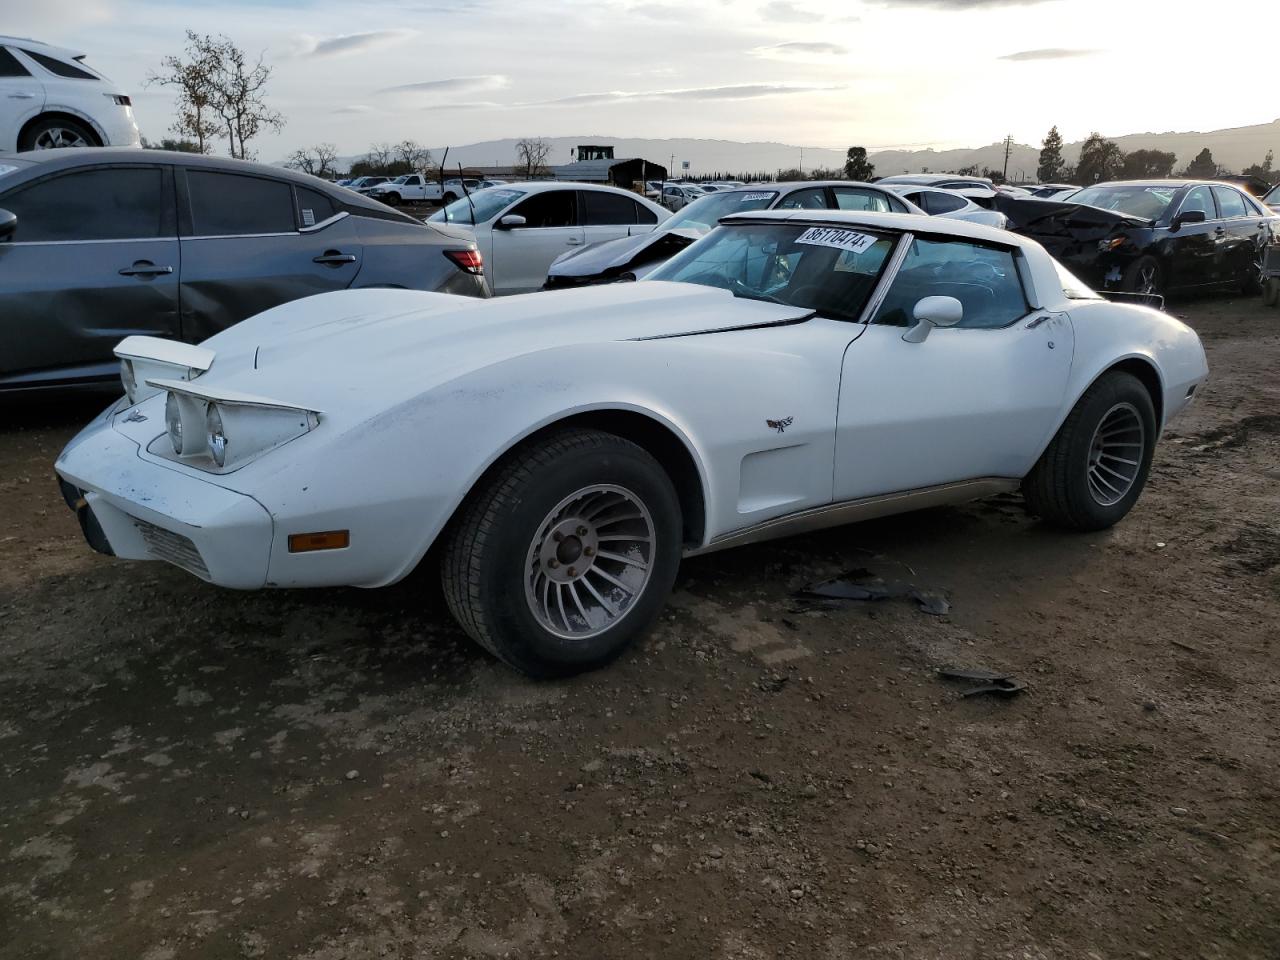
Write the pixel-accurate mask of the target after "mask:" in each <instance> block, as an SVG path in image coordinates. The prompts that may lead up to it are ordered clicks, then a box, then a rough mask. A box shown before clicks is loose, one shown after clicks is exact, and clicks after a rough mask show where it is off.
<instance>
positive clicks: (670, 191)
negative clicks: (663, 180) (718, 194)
mask: <svg viewBox="0 0 1280 960" xmlns="http://www.w3.org/2000/svg"><path fill="white" fill-rule="evenodd" d="M710 192H712V191H708V190H704V189H703V188H702V187H700V186H698V185H697V184H693V183H667V184H664V185H663V187H662V200H661V202H662V205H663V206H664V207H666V208H667V209H668V210H672V211H675V210H682V209H684V208H685V207H687V206H688V205H689V204H691V203H693V201H695V200H697V199H698V198H699V197H705V196H706V195H707V194H708V193H710Z"/></svg>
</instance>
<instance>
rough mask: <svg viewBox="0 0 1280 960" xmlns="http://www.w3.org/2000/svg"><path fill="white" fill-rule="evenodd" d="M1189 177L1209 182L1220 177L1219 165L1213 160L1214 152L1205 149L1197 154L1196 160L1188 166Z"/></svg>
mask: <svg viewBox="0 0 1280 960" xmlns="http://www.w3.org/2000/svg"><path fill="white" fill-rule="evenodd" d="M1186 172H1187V176H1188V177H1193V178H1195V179H1197V180H1208V179H1212V178H1213V177H1216V176H1217V175H1218V163H1217V161H1216V160H1214V159H1213V151H1211V150H1210V149H1209V148H1208V147H1205V148H1204V149H1203V150H1201V151H1200V152H1199V153H1197V154H1196V158H1195V159H1194V160H1192V161H1191V162H1190V163H1189V164H1187V171H1186Z"/></svg>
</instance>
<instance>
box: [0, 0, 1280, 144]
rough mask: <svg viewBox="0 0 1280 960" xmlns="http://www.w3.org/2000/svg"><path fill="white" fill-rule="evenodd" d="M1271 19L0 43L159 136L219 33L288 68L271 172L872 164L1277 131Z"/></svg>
mask: <svg viewBox="0 0 1280 960" xmlns="http://www.w3.org/2000/svg"><path fill="white" fill-rule="evenodd" d="M1273 2H1274V0H1235V2H1233V3H1232V4H1231V5H1230V6H1229V8H1227V9H1228V11H1229V12H1228V14H1227V15H1225V16H1217V15H1214V16H1212V17H1207V16H1206V8H1205V7H1204V6H1203V5H1202V4H1199V3H1196V4H1194V5H1193V4H1192V3H1191V2H1190V0H839V2H828V0H701V2H685V3H675V2H668V0H637V2H633V0H538V2H536V3H528V2H524V3H519V2H515V0H462V2H454V3H450V2H436V0H345V2H338V0H0V30H3V31H4V32H6V33H10V34H15V35H18V36H26V37H32V38H35V39H38V40H42V41H44V42H46V43H50V44H54V45H58V46H66V47H71V48H73V49H75V50H77V51H78V52H83V53H85V54H87V55H88V58H87V61H86V62H88V63H89V64H90V65H91V66H94V67H95V68H96V69H98V70H99V71H101V72H103V73H105V74H106V75H107V76H109V77H111V78H112V79H113V80H115V81H116V82H118V83H119V84H120V85H121V86H122V87H124V88H125V89H126V90H127V91H128V92H129V93H130V94H131V95H132V96H133V100H134V104H135V109H136V114H137V117H138V122H139V125H140V126H141V128H142V132H143V135H144V136H146V137H148V138H149V139H152V140H158V139H160V138H161V137H164V136H168V135H170V134H169V131H168V128H169V126H170V124H171V123H172V120H173V113H174V111H173V98H172V95H171V94H170V93H169V92H167V91H165V90H163V89H159V88H154V87H152V88H147V87H145V86H144V85H143V81H144V79H145V78H146V76H147V73H148V71H149V70H150V69H154V68H156V67H158V66H159V63H160V61H161V59H162V58H163V57H164V56H166V55H168V54H181V52H182V48H183V45H184V30H186V29H192V30H195V31H197V32H201V33H204V32H208V33H223V34H226V35H227V36H228V37H230V38H231V39H232V40H233V41H235V42H236V43H237V44H238V45H240V46H241V47H242V48H244V49H245V50H246V51H248V52H250V53H252V54H255V55H256V54H257V53H259V52H261V53H263V54H264V55H265V58H266V61H267V62H268V63H269V64H270V65H271V66H272V68H273V71H274V73H273V75H272V79H271V82H270V84H269V86H268V101H269V103H270V105H271V106H273V107H275V108H276V109H277V110H279V111H280V112H281V113H283V114H284V115H285V117H286V118H287V120H288V124H287V126H286V127H285V128H284V130H283V131H282V132H281V133H280V134H278V135H277V134H271V135H266V136H263V137H262V138H260V140H259V141H258V142H257V144H256V146H257V152H258V156H259V158H260V159H262V160H266V161H273V160H279V159H283V158H284V157H285V156H287V154H288V153H289V152H290V151H292V150H294V149H295V148H298V147H305V146H308V145H311V144H315V143H322V142H328V143H332V144H334V145H336V146H337V148H338V152H339V154H340V155H344V156H345V155H354V154H362V153H363V152H364V151H365V150H367V149H368V146H369V144H370V143H372V142H376V141H397V140H403V139H413V140H416V141H418V142H419V143H421V144H423V145H426V146H430V147H436V146H442V145H446V144H465V143H472V142H476V141H481V140H491V139H501V138H506V137H522V136H568V135H583V136H585V135H588V134H593V135H602V136H613V137H619V138H621V137H654V138H662V137H697V138H710V139H726V140H767V141H777V142H782V143H791V144H799V145H803V146H820V147H833V148H837V149H841V150H843V149H844V148H845V147H846V146H848V145H850V144H861V145H864V146H866V147H868V148H869V149H873V150H874V149H876V148H886V147H910V148H923V147H936V148H950V147H963V146H975V147H976V146H981V145H984V144H988V143H992V142H995V141H997V140H1001V139H1003V138H1004V137H1005V135H1006V134H1012V135H1013V136H1014V137H1015V139H1017V140H1018V141H1019V142H1023V143H1038V142H1039V141H1040V140H1041V139H1043V137H1044V134H1045V132H1046V131H1047V130H1048V128H1049V127H1050V126H1051V125H1053V124H1056V125H1057V126H1058V128H1059V129H1060V130H1061V132H1062V134H1063V136H1064V138H1065V139H1066V140H1067V141H1068V142H1070V141H1072V140H1078V139H1082V138H1083V137H1085V136H1086V135H1087V134H1088V133H1089V132H1090V131H1092V130H1100V131H1102V132H1103V133H1105V134H1108V135H1112V136H1116V135H1121V134H1125V133H1138V132H1147V131H1152V132H1159V131H1166V130H1210V129H1219V128H1223V127H1232V126H1243V125H1247V124H1254V123H1265V122H1269V121H1271V120H1274V119H1275V118H1276V117H1277V116H1278V115H1280V100H1277V99H1276V97H1275V96H1274V90H1275V87H1274V79H1273V76H1274V57H1273V56H1270V55H1267V54H1265V53H1264V52H1263V51H1262V49H1261V48H1258V47H1256V46H1255V47H1254V48H1253V49H1252V51H1250V50H1249V47H1250V46H1251V41H1250V39H1249V34H1248V26H1247V25H1248V24H1249V23H1261V22H1267V21H1268V20H1270V19H1271V11H1272V3H1273ZM1184 8H1185V9H1184ZM1193 15H1194V17H1193ZM1197 24H1198V25H1199V26H1197ZM1211 26H1212V28H1213V29H1212V31H1211V32H1212V33H1213V34H1214V36H1215V41H1214V42H1213V43H1211V44H1210V45H1209V46H1207V47H1206V46H1205V45H1204V41H1203V39H1202V38H1200V37H1199V35H1198V34H1197V33H1196V30H1198V29H1201V28H1209V27H1211ZM1229 34H1230V35H1232V36H1233V37H1234V38H1235V39H1233V40H1231V41H1229V42H1228V41H1226V40H1225V37H1226V36H1227V35H1229ZM1220 42H1221V45H1219V43H1220ZM1232 49H1235V50H1236V51H1237V52H1236V53H1234V54H1233V53H1231V50H1232ZM1206 57H1207V60H1206V59H1205V58H1206ZM1197 61H1199V66H1197V65H1196V63H1197ZM1228 70H1229V77H1230V79H1229V87H1228V80H1227V73H1225V72H1224V71H1228ZM1199 77H1204V78H1205V79H1204V80H1203V81H1202V82H1200V83H1196V82H1195V81H1196V80H1197V78H1199ZM219 152H224V148H222V147H220V148H219Z"/></svg>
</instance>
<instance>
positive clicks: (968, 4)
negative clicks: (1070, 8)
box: [875, 0, 1054, 10]
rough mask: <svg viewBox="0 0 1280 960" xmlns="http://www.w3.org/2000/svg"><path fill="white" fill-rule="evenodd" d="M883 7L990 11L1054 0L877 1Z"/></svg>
mask: <svg viewBox="0 0 1280 960" xmlns="http://www.w3.org/2000/svg"><path fill="white" fill-rule="evenodd" d="M875 2H876V3H879V4H880V5H881V6H882V7H936V8H938V9H941V10H989V9H993V8H995V7H1030V6H1034V5H1035V4H1038V3H1053V2H1054V0H875Z"/></svg>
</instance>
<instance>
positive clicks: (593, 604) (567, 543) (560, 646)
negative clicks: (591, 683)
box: [441, 429, 682, 677]
mask: <svg viewBox="0 0 1280 960" xmlns="http://www.w3.org/2000/svg"><path fill="white" fill-rule="evenodd" d="M681 530H682V522H681V517H680V501H679V498H678V497H677V495H676V491H675V488H674V486H673V485H672V483H671V479H670V478H669V477H668V476H667V474H666V472H665V471H664V470H663V469H662V467H661V466H660V465H659V464H658V462H657V461H656V460H655V459H654V458H653V457H652V456H650V455H649V453H648V452H647V451H645V450H644V449H642V448H641V447H639V446H637V445H636V444H634V443H631V442H630V441H628V440H624V439H622V438H621V437H618V436H615V435H613V434H610V433H604V432H602V431H598V430H579V429H574V430H565V431H562V432H559V433H555V434H553V435H551V436H549V437H546V438H543V439H539V440H536V441H532V442H530V443H527V444H525V445H523V446H522V447H520V448H518V449H517V450H515V451H514V452H513V453H512V454H511V455H509V456H508V457H507V459H506V460H505V462H503V463H502V464H501V466H500V467H499V468H498V469H497V470H496V471H495V472H494V473H493V475H492V477H491V478H490V479H489V480H488V481H486V482H485V483H484V485H483V487H481V488H479V489H477V490H476V491H475V492H474V493H473V494H472V496H471V497H470V498H469V499H468V501H467V502H466V504H464V507H463V508H462V510H461V511H460V512H459V515H458V516H457V517H456V518H455V519H454V522H453V524H452V526H451V529H450V532H449V535H448V538H447V540H446V545H445V550H444V556H443V560H442V564H441V580H442V582H443V586H444V594H445V599H446V600H447V602H448V604H449V609H450V610H451V611H452V612H453V615H454V617H455V618H456V619H457V620H458V623H459V624H461V626H462V628H463V629H464V630H465V631H466V632H467V633H468V634H469V635H470V636H471V638H472V639H474V640H475V641H477V642H478V643H479V644H480V645H481V646H483V647H485V648H486V649H487V650H489V651H490V652H491V653H493V654H494V655H495V656H497V657H499V658H501V659H502V660H504V661H506V662H507V663H508V664H510V665H511V666H513V667H515V668H516V669H517V670H520V671H521V672H523V673H526V674H528V675H530V676H534V677H552V676H565V675H569V674H573V673H579V672H581V671H584V670H590V669H592V668H594V667H598V666H600V665H602V664H604V663H607V662H608V661H610V660H612V659H613V658H614V657H616V656H617V655H618V654H619V653H621V652H622V651H623V650H624V649H625V648H626V647H627V645H628V644H630V643H631V641H633V640H634V639H635V638H636V637H637V636H639V635H640V634H641V633H643V632H644V631H645V629H646V628H648V626H649V625H650V624H651V623H652V622H653V620H654V618H655V617H656V616H657V615H658V612H659V611H660V610H661V609H662V605H663V603H665V602H666V598H667V595H668V594H669V593H670V591H671V585H672V583H673V582H674V581H675V576H676V570H677V568H678V567H679V563H680V551H681V539H682V537H681Z"/></svg>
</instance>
